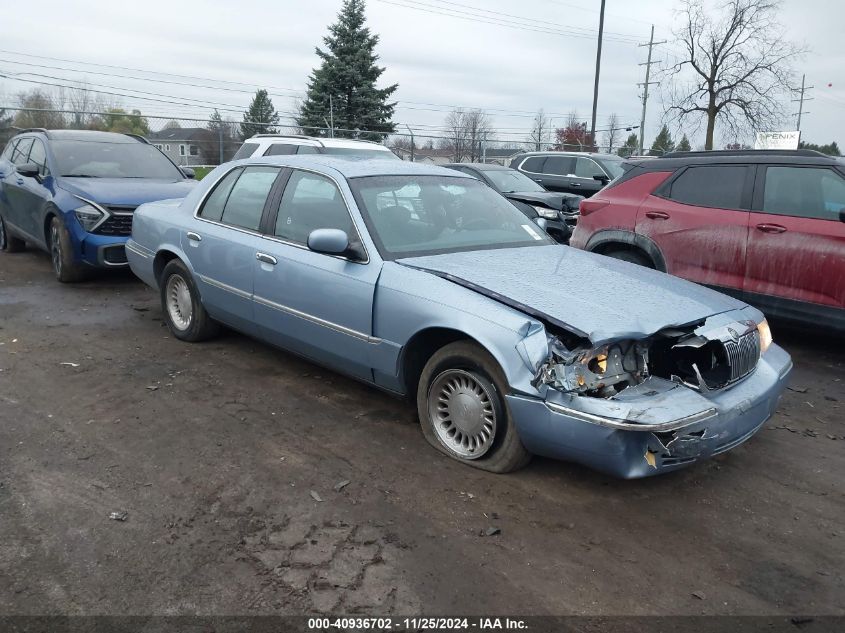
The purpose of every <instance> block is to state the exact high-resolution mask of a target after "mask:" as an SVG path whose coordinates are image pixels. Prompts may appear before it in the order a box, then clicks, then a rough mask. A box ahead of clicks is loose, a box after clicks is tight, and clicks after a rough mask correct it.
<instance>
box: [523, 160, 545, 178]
mask: <svg viewBox="0 0 845 633" xmlns="http://www.w3.org/2000/svg"><path fill="white" fill-rule="evenodd" d="M545 160H546V157H545V156H532V157H531V158H528V159H526V160H525V162H524V163H522V165H520V169H522V170H523V171H530V172H532V173H535V174H542V173H543V162H544V161H545Z"/></svg>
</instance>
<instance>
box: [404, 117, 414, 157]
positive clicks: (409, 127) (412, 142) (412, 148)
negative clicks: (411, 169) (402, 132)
mask: <svg viewBox="0 0 845 633" xmlns="http://www.w3.org/2000/svg"><path fill="white" fill-rule="evenodd" d="M405 127H406V128H408V132H410V133H411V162H412V163H413V162H414V131H413V130H412V129H411V126H410V125H408V124H407V123H406V124H405Z"/></svg>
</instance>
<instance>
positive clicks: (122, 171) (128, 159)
mask: <svg viewBox="0 0 845 633" xmlns="http://www.w3.org/2000/svg"><path fill="white" fill-rule="evenodd" d="M52 148H53V155H54V157H55V159H56V161H55V165H54V167H55V169H56V170H57V173H58V174H60V175H62V176H65V177H78V178H150V179H158V180H170V181H173V180H183V179H184V175H183V174H182V172H181V171H179V169H178V168H177V167H176V166H175V165H174V164H173V163H171V162H170V161H169V160H168V159H167V158H165V156H164V155H163V154H162V153H161V152H159V151H158V150H157V149H156V148H155V147H153V146H152V145H147V144H146V143H134V142H133V143H101V142H97V141H53V142H52Z"/></svg>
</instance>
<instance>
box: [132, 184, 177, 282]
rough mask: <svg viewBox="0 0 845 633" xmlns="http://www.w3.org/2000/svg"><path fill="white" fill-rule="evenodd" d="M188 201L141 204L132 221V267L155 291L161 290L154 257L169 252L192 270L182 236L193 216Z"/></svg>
mask: <svg viewBox="0 0 845 633" xmlns="http://www.w3.org/2000/svg"><path fill="white" fill-rule="evenodd" d="M186 202H187V198H186V199H185V200H163V201H160V202H149V203H147V204H142V205H141V206H140V207H138V208H137V209H136V210H135V214H134V217H133V218H132V236H131V238H130V241H129V243H128V244H127V259H128V260H129V267H130V268H131V269H132V272H133V273H135V275H137V276H138V277H139V278H140V279H141V280H143V281H144V282H145V283H147V284H148V285H150V286H152V287H154V288H156V287H158V280H157V279H156V276H155V272H154V262H155V256H156V255H157V254H158V253H160V252H162V251H170V252H172V253H174V254H175V255H176V256H177V257H178V258H179V259H181V260H182V261H183V262H184V263H185V265H186V266H188V268H189V269H191V263H190V261H189V260H188V258H187V256H186V255H185V253H184V251H183V250H182V245H181V234H182V231H183V230H184V227H185V226H186V223H187V221H188V220H189V219H190V218H191V217H192V216H191V211H192V209H193V206H188V207H185V206H184V205H185V204H186ZM191 270H192V269H191ZM192 272H193V270H192Z"/></svg>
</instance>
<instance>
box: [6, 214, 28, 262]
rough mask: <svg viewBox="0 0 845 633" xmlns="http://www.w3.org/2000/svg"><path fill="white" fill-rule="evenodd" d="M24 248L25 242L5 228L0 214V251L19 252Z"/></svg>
mask: <svg viewBox="0 0 845 633" xmlns="http://www.w3.org/2000/svg"><path fill="white" fill-rule="evenodd" d="M24 248H26V242H24V241H23V240H22V239H20V238H17V237H15V236H13V235H11V234H10V233H9V231H8V229H7V228H6V222H5V220H3V216H0V251H6V252H7V253H19V252H21V251H22V250H24Z"/></svg>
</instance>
